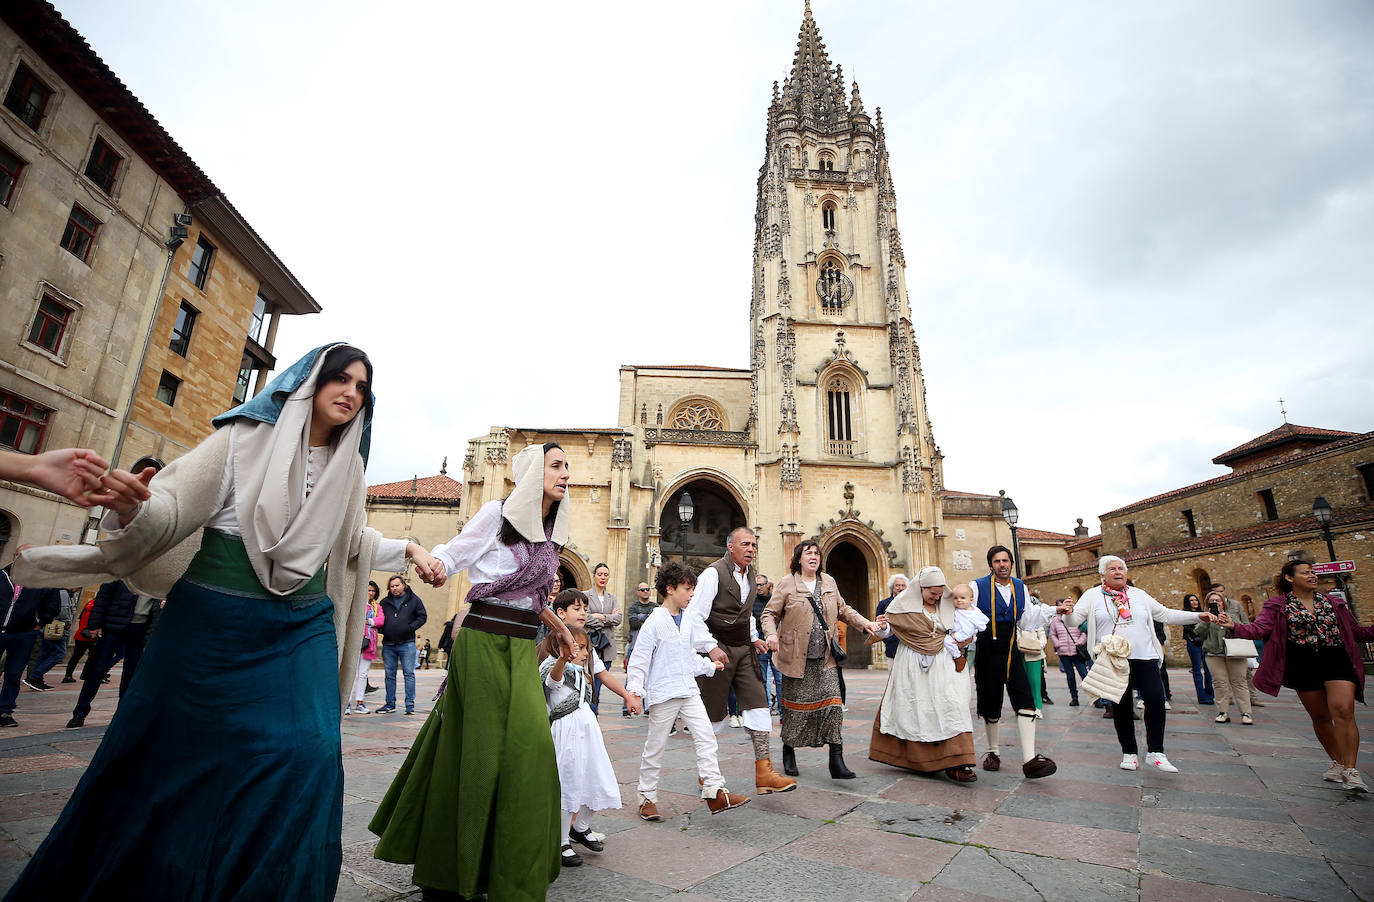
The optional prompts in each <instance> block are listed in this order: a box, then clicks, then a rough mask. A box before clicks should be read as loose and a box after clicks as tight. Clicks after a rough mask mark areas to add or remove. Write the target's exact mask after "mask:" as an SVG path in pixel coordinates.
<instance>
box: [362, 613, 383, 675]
mask: <svg viewBox="0 0 1374 902" xmlns="http://www.w3.org/2000/svg"><path fill="white" fill-rule="evenodd" d="M367 616H368V617H370V618H372V625H371V626H369V627H367V633H366V635H367V648H365V649H363V660H364V661H375V660H377V655H378V654H380V648H379V646H378V641H379V640H378V638H377V627H379V626H381V625H382V624H383V623H386V614H384V613H382V606H381V605H380V604H378V603H377V602H375V601H369V602H368V603H367Z"/></svg>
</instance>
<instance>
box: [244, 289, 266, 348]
mask: <svg viewBox="0 0 1374 902" xmlns="http://www.w3.org/2000/svg"><path fill="white" fill-rule="evenodd" d="M271 307H272V304H271V302H269V301H268V300H267V298H265V297H263V296H262V292H261V291H259V292H258V299H257V300H256V301H254V302H253V319H252V320H251V321H249V323H248V337H249V338H251V339H253V340H254V341H256V342H257V343H258V344H262V327H263V326H264V325H265V324H266V323H267V311H268V310H270V309H271Z"/></svg>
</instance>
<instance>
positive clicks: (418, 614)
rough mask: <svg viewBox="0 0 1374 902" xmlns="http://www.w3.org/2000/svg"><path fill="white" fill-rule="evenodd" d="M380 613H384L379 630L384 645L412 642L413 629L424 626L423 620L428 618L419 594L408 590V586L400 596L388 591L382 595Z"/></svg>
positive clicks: (413, 636)
mask: <svg viewBox="0 0 1374 902" xmlns="http://www.w3.org/2000/svg"><path fill="white" fill-rule="evenodd" d="M382 613H384V614H385V615H386V622H385V623H383V624H382V628H381V629H380V630H379V632H380V633H381V634H382V642H383V644H386V645H401V644H403V643H406V642H414V641H415V631H416V630H418V629H419V628H420V627H422V626H424V625H425V621H426V620H428V619H429V614H428V613H426V612H425V604H424V602H422V601H421V600H420V596H418V595H416V594H415V593H414V592H412V591H410V587H409V586H407V587H406V590H405V594H403V595H402V596H401V597H400V598H397V597H396V596H394V595H392V594H391V593H390V592H388V593H386V594H385V595H383V596H382Z"/></svg>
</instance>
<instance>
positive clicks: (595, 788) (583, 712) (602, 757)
mask: <svg viewBox="0 0 1374 902" xmlns="http://www.w3.org/2000/svg"><path fill="white" fill-rule="evenodd" d="M557 663H558V659H557V658H552V657H551V658H546V659H545V660H544V663H543V664H540V665H539V676H540V678H541V679H542V680H543V681H544V700H545V701H546V702H547V703H548V706H549V710H553V708H554V707H555V706H557V705H558V704H559V703H561V702H564V701H565V700H566V699H568V698H569V697H570V696H572V695H573V694H574V693H576V694H578V695H580V696H581V699H580V701H579V702H578V705H577V708H576V709H575V710H574V711H572V712H571V713H569V714H565V715H564V716H562V717H560V718H558V719H557V720H555V721H554V722H553V723H551V724H549V729H550V730H551V731H552V733H553V748H554V752H555V754H556V755H557V757H558V782H559V785H560V787H561V793H562V798H563V810H564V811H577V810H578V809H580V808H582V807H583V806H586V807H587V808H589V809H591V810H592V811H605V810H607V809H608V808H619V807H620V784H619V783H618V782H616V778H615V770H614V769H613V768H612V767H611V756H610V755H609V754H607V753H606V743H605V741H604V740H603V739H602V738H601V727H600V726H599V725H598V724H597V722H596V715H595V714H593V713H592V709H591V708H590V707H589V706H588V704H587V698H586V692H585V689H584V683H583V681H585V680H586V679H587V674H586V672H585V671H581V672H578V673H576V674H574V672H573V670H572V666H571V665H569V666H568V668H567V670H566V672H565V673H564V675H563V679H564V682H561V683H559V682H555V681H554V679H553V668H554V665H555V664H557ZM588 663H589V664H591V665H592V666H593V667H594V668H595V670H594V671H593V673H592V675H591V678H592V679H595V678H596V674H598V673H600V672H601V671H603V670H605V669H606V667H605V665H603V664H602V663H601V659H600V658H598V657H596V656H595V655H593V656H592V657H591V658H589V660H588ZM568 683H572V684H574V685H575V686H576V687H577V688H576V689H574V688H571V687H570V686H569V685H568Z"/></svg>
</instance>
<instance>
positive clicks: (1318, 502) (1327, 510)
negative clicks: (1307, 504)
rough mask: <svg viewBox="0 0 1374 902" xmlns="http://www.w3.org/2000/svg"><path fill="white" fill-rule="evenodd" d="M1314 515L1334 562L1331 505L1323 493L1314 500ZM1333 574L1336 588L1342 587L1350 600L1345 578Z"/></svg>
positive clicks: (1342, 591)
mask: <svg viewBox="0 0 1374 902" xmlns="http://www.w3.org/2000/svg"><path fill="white" fill-rule="evenodd" d="M1312 516H1314V517H1316V518H1317V525H1319V526H1320V527H1321V528H1322V538H1323V539H1325V540H1326V554H1327V559H1328V560H1330V561H1332V562H1334V561H1335V560H1336V545H1335V543H1334V542H1332V541H1331V505H1330V504H1329V503H1328V502H1327V500H1326V499H1325V498H1323V497H1322V496H1321V495H1318V496H1317V497H1316V498H1314V499H1313V501H1312ZM1331 575H1332V576H1334V577H1335V578H1336V588H1338V589H1340V590H1341V594H1342V595H1344V596H1345V600H1346V601H1347V602H1350V600H1351V599H1350V593H1349V592H1347V591H1346V588H1345V580H1344V579H1343V578H1342V577H1341V575H1340V574H1339V573H1333V574H1331Z"/></svg>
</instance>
